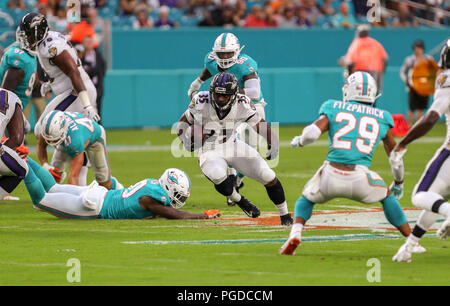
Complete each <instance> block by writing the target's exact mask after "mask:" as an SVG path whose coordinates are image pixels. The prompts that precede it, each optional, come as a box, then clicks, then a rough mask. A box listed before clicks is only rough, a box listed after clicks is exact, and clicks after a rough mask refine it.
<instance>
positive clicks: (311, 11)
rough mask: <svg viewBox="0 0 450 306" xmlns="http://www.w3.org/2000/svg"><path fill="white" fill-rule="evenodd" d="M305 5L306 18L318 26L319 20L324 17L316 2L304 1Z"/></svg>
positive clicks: (311, 0)
mask: <svg viewBox="0 0 450 306" xmlns="http://www.w3.org/2000/svg"><path fill="white" fill-rule="evenodd" d="M303 5H304V7H305V8H306V17H307V18H308V20H309V21H310V22H311V23H312V24H313V25H316V24H317V21H318V19H320V18H321V17H322V14H321V13H320V11H319V9H318V7H317V3H316V0H303Z"/></svg>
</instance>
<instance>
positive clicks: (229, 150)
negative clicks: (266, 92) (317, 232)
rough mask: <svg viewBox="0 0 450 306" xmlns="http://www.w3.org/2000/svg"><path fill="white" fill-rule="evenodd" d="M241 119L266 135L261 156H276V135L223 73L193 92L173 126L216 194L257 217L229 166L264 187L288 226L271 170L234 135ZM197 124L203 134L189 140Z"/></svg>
mask: <svg viewBox="0 0 450 306" xmlns="http://www.w3.org/2000/svg"><path fill="white" fill-rule="evenodd" d="M242 123H247V124H249V125H250V126H251V127H253V128H254V129H255V130H256V131H257V132H258V134H260V135H261V136H263V137H264V138H266V140H267V143H268V149H269V150H268V152H267V155H266V157H267V159H269V160H270V159H274V158H276V157H277V155H278V137H277V136H276V135H275V134H274V133H273V132H272V130H271V129H270V126H269V125H268V124H267V122H266V121H265V120H264V119H263V118H261V117H260V116H259V115H258V113H257V111H256V109H255V106H254V104H253V103H252V101H251V99H250V98H249V97H247V96H246V95H243V94H240V93H238V80H237V79H236V77H235V76H234V75H233V74H231V73H229V72H227V71H225V72H220V73H218V74H216V75H215V76H214V78H213V79H212V81H211V85H210V89H209V91H200V92H198V93H197V94H195V96H194V97H193V99H192V101H191V104H190V105H189V108H188V109H187V110H186V111H185V112H184V114H183V115H182V116H181V118H180V120H179V122H178V127H177V130H178V136H179V138H180V140H181V141H182V142H183V145H184V146H185V148H186V149H188V150H190V151H193V150H194V149H197V148H199V151H198V157H199V164H200V168H201V169H202V172H203V174H204V175H205V176H206V177H207V178H208V179H209V180H210V181H211V182H212V183H213V184H214V187H215V188H216V190H217V191H218V192H219V193H220V194H222V195H224V196H226V197H229V198H230V199H231V200H232V201H233V202H234V203H236V204H237V205H238V206H239V207H240V208H241V209H242V210H243V211H244V212H245V213H246V214H247V215H248V216H249V217H250V218H257V217H258V216H259V215H260V211H259V209H258V207H256V206H255V205H254V204H252V203H251V202H250V201H249V200H247V199H246V198H245V197H244V196H242V195H241V194H239V192H238V191H237V190H236V187H235V183H234V181H233V180H232V178H231V177H230V176H228V172H227V170H228V165H231V166H232V167H233V168H235V169H236V170H237V171H239V172H240V173H242V174H244V175H245V176H248V177H250V178H251V179H254V180H256V181H258V182H260V183H261V184H263V185H264V186H265V188H266V191H267V194H268V195H269V198H270V200H271V201H272V202H273V203H274V204H275V206H276V207H277V210H278V212H279V214H280V218H281V224H282V225H286V226H289V225H291V224H292V217H291V215H290V214H289V212H288V206H287V203H286V199H285V194H284V190H283V187H282V185H281V182H280V181H279V180H278V178H277V177H276V174H275V172H274V171H273V170H272V169H271V168H270V167H269V165H268V164H267V162H266V161H265V160H264V159H263V158H262V157H261V155H260V154H259V153H258V151H256V150H255V149H253V148H252V147H251V146H249V145H248V144H246V143H245V142H243V141H241V140H239V139H237V138H236V128H237V127H238V126H239V125H240V124H242ZM191 127H193V128H191ZM198 127H200V128H201V129H202V130H203V132H204V134H205V135H207V136H206V137H205V139H204V142H202V143H198V142H197V143H196V142H195V128H198ZM192 133H194V135H192ZM192 136H194V141H193V142H192V141H191V137H192Z"/></svg>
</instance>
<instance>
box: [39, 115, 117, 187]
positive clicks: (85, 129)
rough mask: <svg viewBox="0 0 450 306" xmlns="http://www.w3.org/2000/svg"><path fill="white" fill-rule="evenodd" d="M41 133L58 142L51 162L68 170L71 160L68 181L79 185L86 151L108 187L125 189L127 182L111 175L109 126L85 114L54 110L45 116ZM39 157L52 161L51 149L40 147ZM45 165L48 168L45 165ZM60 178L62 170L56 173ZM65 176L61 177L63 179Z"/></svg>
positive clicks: (51, 142) (54, 143)
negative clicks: (49, 158) (105, 127)
mask: <svg viewBox="0 0 450 306" xmlns="http://www.w3.org/2000/svg"><path fill="white" fill-rule="evenodd" d="M41 136H42V137H43V139H44V140H45V142H46V143H47V144H49V145H52V146H55V147H56V151H55V153H54V154H53V157H52V161H51V166H52V167H54V168H58V169H60V170H61V171H62V173H65V172H64V169H65V168H66V167H67V164H68V163H69V162H70V172H69V177H68V183H69V184H72V185H78V181H79V179H78V176H79V174H80V171H81V168H82V167H83V162H84V154H83V153H84V152H86V154H87V156H88V157H89V161H90V162H91V164H92V168H93V170H94V176H95V180H96V181H97V182H98V183H99V184H100V185H101V186H103V187H106V188H107V189H121V188H123V186H122V185H121V184H120V183H119V182H118V181H117V179H115V178H114V177H112V176H111V169H110V168H109V163H108V156H107V154H106V133H105V129H104V128H103V127H102V126H101V125H99V124H98V123H97V122H96V121H95V120H92V119H89V118H88V117H86V116H85V115H83V114H80V113H72V112H62V111H57V110H54V111H51V112H49V113H48V114H47V115H46V116H45V117H44V118H43V120H42V128H41ZM37 153H38V158H39V161H40V162H41V163H42V164H43V165H45V164H48V157H47V151H46V150H41V151H38V152H37ZM44 168H47V167H45V166H44ZM52 175H53V176H54V177H56V178H58V176H57V175H58V173H56V174H55V173H52ZM63 180H64V179H63V177H61V178H60V181H63Z"/></svg>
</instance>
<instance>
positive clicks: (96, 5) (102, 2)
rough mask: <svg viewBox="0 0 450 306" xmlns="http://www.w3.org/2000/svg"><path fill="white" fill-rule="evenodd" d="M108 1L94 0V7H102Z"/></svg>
mask: <svg viewBox="0 0 450 306" xmlns="http://www.w3.org/2000/svg"><path fill="white" fill-rule="evenodd" d="M107 3H108V0H95V7H96V8H98V7H104V6H105V5H106V4H107Z"/></svg>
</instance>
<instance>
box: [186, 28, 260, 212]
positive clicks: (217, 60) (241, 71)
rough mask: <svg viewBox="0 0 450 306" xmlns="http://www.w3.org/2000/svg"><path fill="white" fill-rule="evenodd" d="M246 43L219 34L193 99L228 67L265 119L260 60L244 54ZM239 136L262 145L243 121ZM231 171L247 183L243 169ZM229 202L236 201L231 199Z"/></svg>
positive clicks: (240, 184)
mask: <svg viewBox="0 0 450 306" xmlns="http://www.w3.org/2000/svg"><path fill="white" fill-rule="evenodd" d="M243 48H244V46H241V44H240V42H239V39H238V38H237V37H236V35H234V34H233V33H229V32H225V33H221V34H220V35H219V36H217V38H216V40H215V41H214V45H213V47H212V51H210V52H208V53H207V54H206V56H205V59H204V68H203V70H202V72H201V74H200V75H199V76H198V77H197V78H196V79H195V80H194V81H193V82H192V83H191V86H190V87H189V90H188V96H189V99H192V98H193V96H194V95H195V94H196V93H197V92H198V90H199V89H200V87H201V85H202V84H203V83H204V82H205V81H206V80H208V79H209V78H211V77H212V76H214V75H216V74H217V73H219V72H222V71H227V72H231V73H232V74H234V76H235V77H236V78H237V79H238V82H239V93H241V94H245V95H246V96H247V97H249V98H250V99H251V101H252V103H253V104H254V106H255V109H256V112H257V113H258V115H259V116H260V117H261V118H262V119H264V120H265V119H266V114H265V111H264V108H265V106H266V104H267V103H266V102H265V100H264V97H263V94H262V91H261V82H260V79H259V75H258V73H259V72H258V63H257V62H256V61H255V60H254V59H253V58H252V57H250V56H249V55H247V54H242V53H241V51H242V49H243ZM237 137H238V138H239V139H241V140H244V141H245V142H246V143H248V144H250V145H251V146H252V147H253V148H255V149H257V147H258V145H260V140H261V137H259V136H258V134H257V133H256V132H255V131H254V130H253V129H252V128H251V127H249V126H248V124H246V123H243V124H241V125H240V126H239V127H238V128H237ZM229 174H230V175H231V176H232V179H233V180H234V181H236V183H235V184H236V189H237V190H239V189H240V188H242V187H243V186H244V184H243V179H244V176H243V175H242V173H236V170H235V169H233V168H230V169H229ZM227 202H228V205H234V203H233V202H232V201H231V200H230V199H228V200H227Z"/></svg>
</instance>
